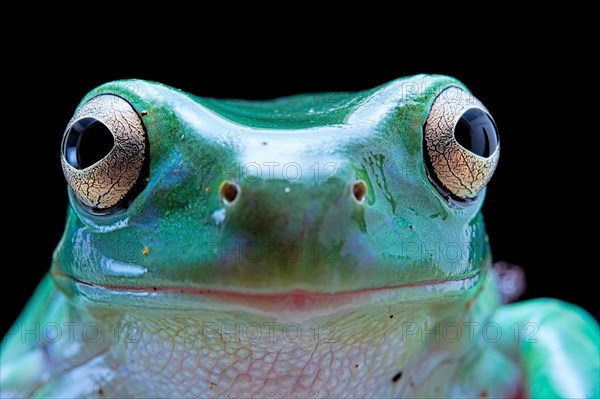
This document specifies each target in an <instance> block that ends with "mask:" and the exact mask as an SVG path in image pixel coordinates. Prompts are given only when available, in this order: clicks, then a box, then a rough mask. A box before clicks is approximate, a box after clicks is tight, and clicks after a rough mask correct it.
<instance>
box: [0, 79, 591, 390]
mask: <svg viewBox="0 0 600 399" xmlns="http://www.w3.org/2000/svg"><path fill="white" fill-rule="evenodd" d="M499 153H500V141H499V136H498V131H497V129H496V125H495V122H494V120H493V119H492V117H491V115H490V113H489V111H488V110H487V109H486V108H485V106H484V105H483V104H482V103H481V102H480V101H478V100H477V99H476V98H475V97H473V96H472V95H471V94H470V92H469V91H468V90H467V88H465V87H464V86H463V84H462V83H460V82H459V81H457V80H455V79H453V78H450V77H446V76H438V75H419V76H413V77H408V78H403V79H398V80H395V81H392V82H390V83H388V84H386V85H383V86H381V87H377V88H375V89H373V90H368V91H363V92H358V93H328V94H314V95H313V94H307V95H300V96H293V97H286V98H281V99H276V100H272V101H241V100H217V99H212V98H201V97H196V96H193V95H190V94H187V93H185V92H183V91H180V90H176V89H173V88H170V87H167V86H164V85H162V84H158V83H152V82H146V81H141V80H129V81H117V82H112V83H108V84H105V85H103V86H100V87H99V88H97V89H95V90H93V91H92V92H91V93H89V94H88V95H87V96H86V97H85V98H84V99H83V100H82V102H81V104H80V105H79V107H78V108H77V109H76V111H75V114H74V116H73V118H72V119H71V121H70V122H69V123H68V125H67V127H66V130H65V134H64V137H63V141H62V145H61V162H62V168H63V171H64V175H65V178H66V181H67V183H68V186H69V198H70V206H69V210H68V216H67V222H66V229H65V232H64V236H63V238H62V239H61V241H60V243H59V245H58V248H57V249H56V251H55V253H54V257H53V261H52V265H51V268H50V272H49V273H48V275H47V276H46V277H45V278H44V280H43V281H42V282H41V284H40V286H39V288H38V289H37V291H36V292H35V294H34V296H33V298H32V299H31V300H30V302H29V303H28V305H27V307H26V308H25V310H24V311H23V313H22V314H21V316H20V318H19V319H18V320H17V321H16V322H15V324H14V326H13V327H12V328H11V330H10V331H9V332H8V334H7V335H6V337H5V338H4V339H3V341H2V351H1V369H0V376H1V385H0V389H1V396H2V397H3V398H4V397H61V398H67V397H94V398H101V397H138V398H142V397H153V398H156V397H169V398H176V397H185V398H190V397H198V398H200V397H299V398H308V397H336V398H339V397H378V398H383V397H389V398H401V397H411V398H412V397H468V398H476V397H480V398H489V397H513V398H517V397H598V396H600V392H599V389H600V388H599V382H598V378H599V377H598V375H599V374H598V373H599V370H600V366H599V356H598V351H599V346H598V341H599V328H598V324H597V322H596V321H595V320H594V319H593V318H592V317H591V316H590V315H589V314H587V313H586V312H585V311H584V310H582V309H580V308H578V307H576V306H574V305H570V304H567V303H564V302H560V301H558V300H553V299H537V300H531V301H526V302H522V303H514V304H510V305H503V304H502V303H501V301H500V297H499V294H498V292H499V291H498V289H497V288H496V287H497V285H496V283H495V281H494V277H493V273H492V272H491V270H492V263H491V255H490V250H489V245H488V241H487V240H488V239H487V236H486V232H485V228H484V223H483V218H482V215H481V213H480V208H481V206H482V202H483V200H484V195H485V187H486V184H487V183H488V181H489V180H490V178H491V177H492V174H493V173H494V170H495V168H496V165H497V162H498V158H499Z"/></svg>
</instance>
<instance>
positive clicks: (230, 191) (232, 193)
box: [219, 181, 242, 205]
mask: <svg viewBox="0 0 600 399" xmlns="http://www.w3.org/2000/svg"><path fill="white" fill-rule="evenodd" d="M241 191H242V189H241V188H240V186H239V185H238V184H237V183H235V182H232V181H224V182H223V183H221V185H220V186H219V194H220V195H221V198H223V201H224V202H225V204H227V205H231V204H233V203H234V202H235V200H237V199H238V197H239V196H240V193H241Z"/></svg>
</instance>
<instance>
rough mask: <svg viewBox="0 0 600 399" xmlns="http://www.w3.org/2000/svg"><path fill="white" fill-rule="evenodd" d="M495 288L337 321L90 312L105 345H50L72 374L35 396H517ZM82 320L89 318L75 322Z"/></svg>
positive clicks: (47, 359)
mask: <svg viewBox="0 0 600 399" xmlns="http://www.w3.org/2000/svg"><path fill="white" fill-rule="evenodd" d="M485 285H487V284H480V287H479V288H478V289H477V290H469V291H465V292H462V293H453V294H451V295H447V293H446V295H444V296H443V297H440V296H439V295H437V298H435V297H436V295H433V297H434V299H431V295H422V293H421V295H417V296H420V298H418V297H417V298H414V299H415V300H412V301H406V300H401V301H397V298H396V299H394V300H391V301H390V300H388V299H389V298H379V299H378V300H377V301H376V302H377V303H375V304H373V303H369V304H362V306H358V305H353V306H350V307H348V308H346V309H344V310H341V309H340V310H338V311H334V312H332V311H331V309H328V310H326V311H315V312H294V311H290V312H285V313H284V312H274V313H269V312H252V311H248V310H247V309H242V308H243V306H242V307H240V309H238V310H231V309H229V308H227V309H229V310H200V309H196V310H193V309H186V310H177V311H174V310H168V309H147V308H139V307H135V306H134V307H130V308H128V309H125V310H118V311H111V310H109V309H102V310H97V309H95V310H90V309H87V311H88V314H87V316H86V320H93V323H95V324H96V326H97V327H98V329H99V330H101V331H102V338H101V339H98V340H97V341H95V342H93V343H92V342H91V341H92V340H95V339H96V337H95V336H94V335H93V334H92V336H90V334H91V333H93V332H94V331H93V330H91V329H89V328H88V331H87V335H88V336H87V338H85V337H84V338H83V339H79V340H78V341H77V342H68V343H66V342H59V343H55V344H47V345H45V346H44V348H43V352H44V353H45V355H44V356H41V358H42V359H43V360H41V361H43V362H44V365H43V367H46V368H48V369H51V370H61V368H60V367H57V364H61V363H62V364H67V363H68V366H67V367H63V368H62V370H61V371H60V372H58V373H54V372H53V371H49V373H48V376H46V378H45V379H43V380H40V381H39V382H38V386H37V388H35V390H34V391H33V392H30V393H28V394H29V395H33V396H38V397H44V396H54V397H153V398H156V397H169V398H179V397H182V398H183V397H185V398H189V397H197V398H203V397H297V398H307V397H389V398H397V397H444V396H455V397H477V396H481V397H494V396H498V397H511V396H515V395H518V392H519V391H520V389H521V388H520V386H521V377H520V370H519V368H518V366H517V365H516V364H515V362H513V361H512V360H511V359H509V358H508V357H506V356H504V355H503V354H502V353H500V352H496V351H495V350H494V349H493V348H491V347H490V345H487V342H486V339H487V338H488V337H486V336H485V335H484V334H483V333H482V331H483V328H485V326H486V321H487V320H489V318H488V317H485V316H484V315H486V314H491V312H490V310H491V309H490V308H492V309H493V307H495V306H496V305H495V302H494V301H493V300H490V298H489V296H488V295H479V293H481V292H482V288H483V287H484V286H485ZM427 297H428V298H429V299H425V298H427ZM404 299H406V295H405V296H404ZM367 305H368V306H367ZM73 310H74V311H75V312H73ZM77 312H79V313H81V312H82V309H81V308H78V309H72V311H71V312H67V313H69V314H71V315H73V314H77ZM88 322H89V321H88ZM82 323H83V322H82ZM82 325H83V324H82ZM486 333H488V335H490V334H491V332H490V331H486ZM74 335H75V337H76V338H77V336H78V335H80V336H84V334H79V333H76V334H74ZM86 346H92V347H93V348H94V351H90V350H84V348H86ZM69 348H70V349H69ZM69 351H70V353H71V355H68V356H67V355H66V354H67V353H69ZM5 393H6V391H5ZM4 396H6V395H4ZM9 396H10V395H9Z"/></svg>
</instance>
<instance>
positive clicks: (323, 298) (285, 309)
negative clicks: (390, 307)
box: [53, 271, 483, 317]
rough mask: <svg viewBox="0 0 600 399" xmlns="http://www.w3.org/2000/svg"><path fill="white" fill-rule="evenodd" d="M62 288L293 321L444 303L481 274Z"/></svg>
mask: <svg viewBox="0 0 600 399" xmlns="http://www.w3.org/2000/svg"><path fill="white" fill-rule="evenodd" d="M53 277H54V279H55V280H57V282H58V283H59V286H62V287H64V286H65V283H66V285H69V286H70V287H71V292H73V293H74V295H73V296H74V297H76V298H78V300H80V301H84V302H86V303H87V304H93V305H97V306H111V305H114V304H115V303H119V304H120V305H121V306H123V305H125V306H128V307H132V308H146V309H148V308H150V309H157V310H159V309H180V310H192V311H193V310H199V309H213V310H214V309H221V310H223V311H243V312H248V313H261V314H269V315H273V314H279V315H283V314H293V315H294V316H295V317H297V316H299V315H305V316H307V317H313V316H315V314H319V315H326V314H331V313H337V312H339V311H341V310H352V309H356V308H360V307H364V306H365V305H368V306H372V305H385V304H397V303H402V302H410V303H414V302H419V301H423V302H435V301H444V300H447V299H448V298H449V296H455V297H465V296H469V294H470V293H471V292H473V291H475V290H476V289H477V288H478V287H479V285H480V284H481V282H482V280H483V279H482V278H481V272H480V271H477V272H475V273H474V274H472V275H470V276H467V277H462V278H456V279H450V280H428V281H419V282H413V283H405V284H400V285H394V286H384V287H378V288H364V289H357V290H347V291H339V292H334V293H323V292H316V291H311V290H307V289H300V288H292V289H287V290H285V291H280V292H264V291H263V292H257V291H242V290H231V289H220V288H202V287H189V286H185V287H176V286H149V287H131V286H124V285H101V284H95V283H89V282H84V281H81V280H78V279H76V278H74V277H73V276H70V275H68V274H64V273H60V272H59V273H53Z"/></svg>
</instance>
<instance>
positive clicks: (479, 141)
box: [454, 108, 498, 158]
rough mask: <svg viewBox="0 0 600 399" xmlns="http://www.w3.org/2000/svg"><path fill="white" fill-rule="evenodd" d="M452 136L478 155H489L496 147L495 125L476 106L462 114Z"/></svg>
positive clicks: (496, 134) (496, 133)
mask: <svg viewBox="0 0 600 399" xmlns="http://www.w3.org/2000/svg"><path fill="white" fill-rule="evenodd" d="M454 137H455V138H456V141H458V143H459V144H460V145H462V146H463V147H465V148H466V149H467V150H469V151H471V152H472V153H474V154H476V155H479V156H480V157H485V158H487V157H489V156H490V155H491V154H493V153H494V151H496V148H497V147H498V132H497V130H496V125H494V122H493V121H492V119H491V118H490V117H489V115H488V114H487V113H485V112H484V111H483V110H480V109H478V108H471V109H469V110H468V111H466V112H465V113H464V114H462V116H461V117H460V120H459V121H458V123H457V124H456V127H455V128H454Z"/></svg>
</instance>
